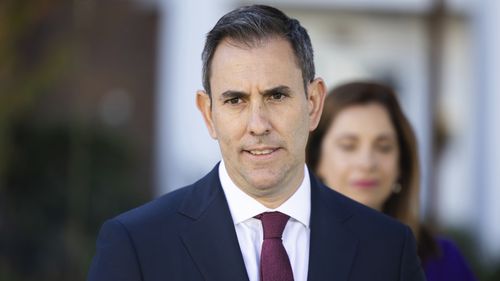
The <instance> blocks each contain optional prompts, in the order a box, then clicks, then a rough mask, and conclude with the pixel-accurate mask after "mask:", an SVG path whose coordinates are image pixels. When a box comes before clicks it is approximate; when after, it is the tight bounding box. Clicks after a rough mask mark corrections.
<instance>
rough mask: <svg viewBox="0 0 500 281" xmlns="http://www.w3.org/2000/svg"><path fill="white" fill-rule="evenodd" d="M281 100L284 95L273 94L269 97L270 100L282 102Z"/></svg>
mask: <svg viewBox="0 0 500 281" xmlns="http://www.w3.org/2000/svg"><path fill="white" fill-rule="evenodd" d="M283 98H285V94H283V93H274V94H272V95H271V99H273V100H282V99H283Z"/></svg>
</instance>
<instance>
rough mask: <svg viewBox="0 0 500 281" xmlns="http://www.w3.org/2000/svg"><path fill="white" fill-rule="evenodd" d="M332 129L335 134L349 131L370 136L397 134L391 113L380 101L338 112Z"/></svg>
mask: <svg viewBox="0 0 500 281" xmlns="http://www.w3.org/2000/svg"><path fill="white" fill-rule="evenodd" d="M330 131H332V132H333V133H334V134H345V133H349V134H357V135H369V136H378V135H381V134H384V135H386V134H388V135H394V134H395V129H394V126H393V124H392V121H391V119H390V116H389V113H388V112H387V110H386V109H385V107H383V106H382V105H380V104H378V103H369V104H366V105H353V106H349V107H346V108H345V109H343V110H341V111H340V112H339V113H338V114H337V116H336V117H335V119H334V121H333V123H332V125H331V128H330Z"/></svg>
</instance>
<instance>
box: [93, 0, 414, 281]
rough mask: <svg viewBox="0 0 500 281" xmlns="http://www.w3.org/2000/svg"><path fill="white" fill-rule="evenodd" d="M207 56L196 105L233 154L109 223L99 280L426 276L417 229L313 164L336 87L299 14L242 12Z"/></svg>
mask: <svg viewBox="0 0 500 281" xmlns="http://www.w3.org/2000/svg"><path fill="white" fill-rule="evenodd" d="M202 59H203V86H204V88H205V90H204V91H198V92H197V96H196V103H197V106H198V108H199V110H200V112H201V114H202V116H203V118H204V121H205V123H206V126H207V128H208V131H209V133H210V135H211V136H212V137H213V138H214V139H216V140H218V142H219V146H220V149H221V153H222V161H221V162H220V163H219V164H217V165H216V167H215V168H214V169H213V170H212V171H211V172H210V173H208V174H207V175H206V176H205V177H203V178H202V179H200V180H199V181H198V182H196V183H194V184H192V185H190V186H186V187H184V188H181V189H178V190H176V191H174V192H171V193H169V194H167V195H164V196H162V197H160V198H158V199H156V200H154V201H152V202H150V203H148V204H146V205H144V206H141V207H139V208H136V209H134V210H132V211H129V212H126V213H124V214H122V215H120V216H118V217H116V218H113V219H111V220H108V221H107V222H106V223H105V224H104V225H103V227H102V229H101V231H100V234H99V238H98V241H97V253H96V255H95V257H94V260H93V263H92V266H91V268H90V271H89V277H88V280H90V281H98V280H106V281H108V280H130V281H139V280H142V281H157V280H158V281H159V280H192V281H196V280H213V281H224V280H227V281H235V280H249V281H259V280H261V281H264V280H270V281H271V280H272V281H278V280H296V281H305V280H309V281H320V280H352V281H366V280H383V281H391V280H408V281H409V280H412V281H413V280H424V277H423V274H422V270H421V268H420V264H419V261H418V258H417V256H416V251H415V241H414V238H413V236H412V234H411V231H410V230H409V228H408V227H406V226H404V225H401V224H400V223H398V222H396V221H395V220H392V219H390V218H388V217H385V216H383V215H381V214H379V213H378V212H376V211H373V210H371V209H369V208H366V207H364V206H362V205H360V204H358V203H355V202H354V201H352V200H350V199H348V198H346V197H344V196H342V195H340V194H338V193H336V192H335V191H332V190H331V189H330V188H327V187H325V186H323V185H322V184H321V183H319V182H318V180H317V179H316V178H315V177H314V176H313V175H312V174H311V173H310V172H309V171H308V169H307V167H306V166H305V146H306V143H307V138H308V134H309V132H310V131H312V130H314V129H315V128H316V126H317V124H318V122H319V118H320V115H321V111H322V108H323V100H324V97H325V92H326V90H325V85H324V82H323V81H322V79H320V78H315V74H314V62H313V51H312V47H311V43H310V39H309V36H308V34H307V32H306V30H305V29H304V28H303V27H302V26H301V25H300V23H299V22H298V21H297V20H294V19H290V18H289V17H287V16H286V15H285V14H283V13H282V12H281V11H279V10H277V9H275V8H272V7H268V6H260V5H254V6H247V7H242V8H239V9H236V10H234V11H232V12H230V13H228V14H226V15H225V16H223V17H222V18H221V19H220V20H219V21H218V22H217V24H216V25H215V27H214V28H213V29H212V30H211V31H210V32H209V33H208V35H207V39H206V43H205V48H204V51H203V54H202ZM283 218H284V219H283ZM278 225H279V226H280V227H278ZM266 228H267V230H266ZM277 229H279V230H277Z"/></svg>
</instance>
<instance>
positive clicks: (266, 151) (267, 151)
mask: <svg viewBox="0 0 500 281" xmlns="http://www.w3.org/2000/svg"><path fill="white" fill-rule="evenodd" d="M275 150H276V149H262V150H257V149H255V150H248V152H250V154H252V155H267V154H271V153H273V151H275Z"/></svg>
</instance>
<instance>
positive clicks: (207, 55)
mask: <svg viewBox="0 0 500 281" xmlns="http://www.w3.org/2000/svg"><path fill="white" fill-rule="evenodd" d="M273 37H278V38H283V39H286V40H287V41H288V42H290V44H291V46H292V49H293V51H294V54H295V58H296V63H297V65H298V66H299V67H300V69H301V70H302V79H303V81H304V87H306V86H307V84H308V83H309V82H311V81H312V80H313V79H314V58H313V49H312V45H311V39H310V38H309V35H308V34H307V31H306V29H305V28H304V27H302V26H301V25H300V23H299V21H298V20H296V19H292V18H289V17H288V16H287V15H285V14H284V13H283V12H282V11H280V10H278V9H276V8H273V7H269V6H265V5H252V6H244V7H241V8H238V9H236V10H233V11H231V12H229V13H227V14H226V15H224V16H223V17H222V18H220V19H219V21H218V22H217V23H216V24H215V26H214V27H213V28H212V30H210V32H208V34H207V38H206V41H205V47H204V48H203V53H202V55H201V58H202V61H203V74H202V75H203V77H202V80H203V87H204V88H205V91H206V92H207V93H208V95H209V96H211V93H210V76H211V64H212V59H213V56H214V53H215V50H216V49H217V46H218V45H219V43H220V42H222V41H223V40H224V39H231V40H233V41H234V42H237V43H243V44H245V45H247V46H249V47H253V46H255V45H256V44H259V43H260V42H262V40H264V39H270V38H273ZM306 93H307V91H306Z"/></svg>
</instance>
